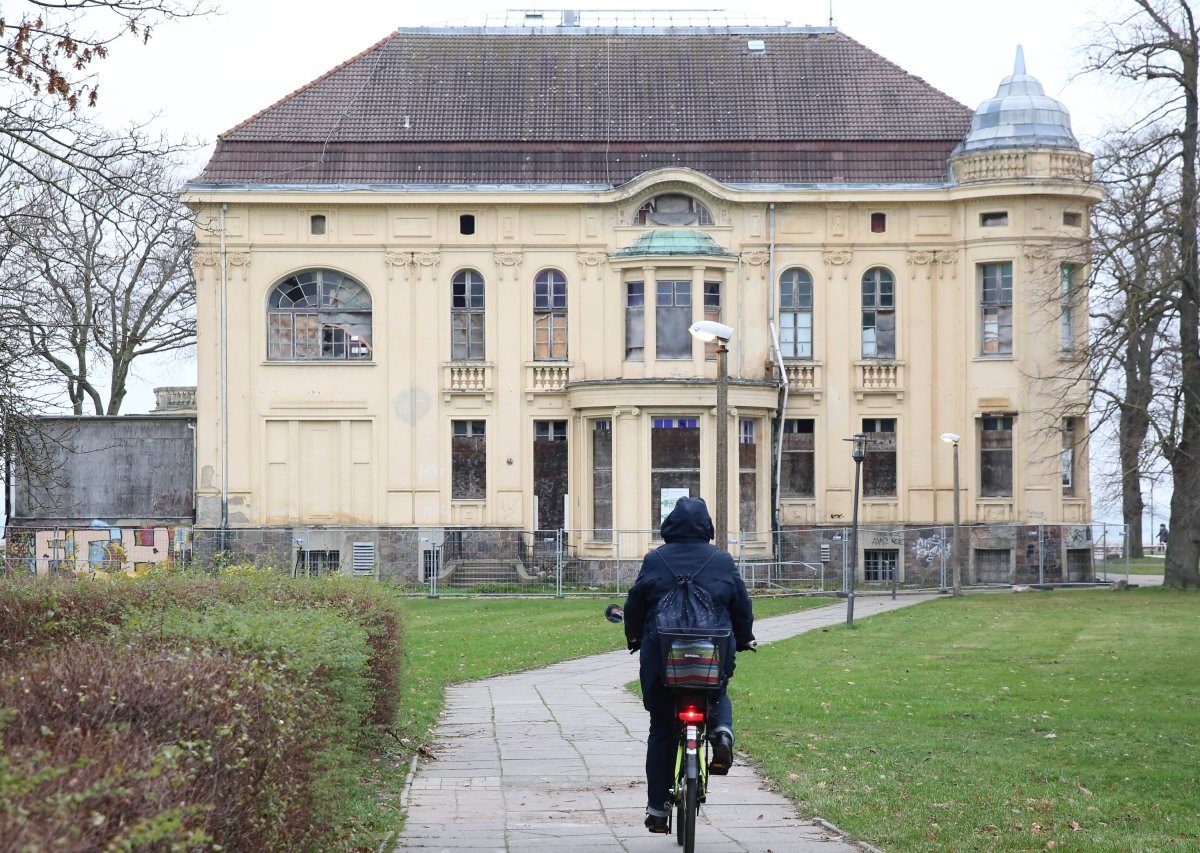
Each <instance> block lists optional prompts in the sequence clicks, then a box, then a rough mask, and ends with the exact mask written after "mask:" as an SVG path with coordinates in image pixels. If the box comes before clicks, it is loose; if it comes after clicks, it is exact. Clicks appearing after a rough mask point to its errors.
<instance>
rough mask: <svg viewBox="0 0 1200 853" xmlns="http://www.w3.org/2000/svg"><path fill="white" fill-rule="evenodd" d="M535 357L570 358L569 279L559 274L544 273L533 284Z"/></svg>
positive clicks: (556, 272)
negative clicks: (568, 354) (568, 356)
mask: <svg viewBox="0 0 1200 853" xmlns="http://www.w3.org/2000/svg"><path fill="white" fill-rule="evenodd" d="M533 357H534V359H535V360H548V361H563V360H565V359H566V357H567V277H566V276H565V275H563V274H562V273H561V272H559V271H558V270H542V271H541V272H540V273H538V274H537V276H535V277H534V280H533Z"/></svg>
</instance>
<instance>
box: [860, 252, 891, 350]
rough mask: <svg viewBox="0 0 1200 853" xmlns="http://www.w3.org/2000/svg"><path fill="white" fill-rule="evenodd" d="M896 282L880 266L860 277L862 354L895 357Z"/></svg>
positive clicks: (889, 273)
mask: <svg viewBox="0 0 1200 853" xmlns="http://www.w3.org/2000/svg"><path fill="white" fill-rule="evenodd" d="M895 288H896V282H895V279H894V278H892V274H891V272H889V271H888V270H886V269H884V268H883V267H872V268H871V269H869V270H867V271H866V273H865V274H864V275H863V278H862V356H863V358H895V357H896V291H895Z"/></svg>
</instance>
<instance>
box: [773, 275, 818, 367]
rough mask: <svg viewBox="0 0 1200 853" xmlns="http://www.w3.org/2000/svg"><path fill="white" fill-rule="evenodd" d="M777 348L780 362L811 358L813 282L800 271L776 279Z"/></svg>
mask: <svg viewBox="0 0 1200 853" xmlns="http://www.w3.org/2000/svg"><path fill="white" fill-rule="evenodd" d="M779 348H780V349H781V350H782V355H783V357H784V358H812V357H813V278H812V274H811V273H810V272H809V271H808V270H806V269H802V268H801V267H792V268H791V269H787V270H784V271H783V275H781V276H780V277H779Z"/></svg>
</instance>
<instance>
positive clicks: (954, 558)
mask: <svg viewBox="0 0 1200 853" xmlns="http://www.w3.org/2000/svg"><path fill="white" fill-rule="evenodd" d="M960 440H961V437H960V436H959V435H958V433H953V432H944V433H942V441H944V442H946V443H947V444H952V445H954V550H953V551H952V552H951V554H950V571H951V573H952V574H953V577H954V587H953V592H954V594H955V595H962V569H961V565H962V564H961V562H960V560H961V559H962V549H961V547H960V543H959V541H958V539H959V536H958V532H959V512H961V507H960V501H959V491H958V442H959V441H960Z"/></svg>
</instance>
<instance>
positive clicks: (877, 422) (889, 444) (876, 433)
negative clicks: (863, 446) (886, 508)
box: [862, 418, 896, 498]
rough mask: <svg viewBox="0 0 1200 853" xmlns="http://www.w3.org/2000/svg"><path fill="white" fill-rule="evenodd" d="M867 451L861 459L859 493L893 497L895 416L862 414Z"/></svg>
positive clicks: (894, 491)
mask: <svg viewBox="0 0 1200 853" xmlns="http://www.w3.org/2000/svg"><path fill="white" fill-rule="evenodd" d="M862 431H863V432H865V433H866V434H867V455H866V458H864V459H863V463H862V493H863V497H866V498H894V497H896V419H895V418H865V419H864V420H863V422H862Z"/></svg>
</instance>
